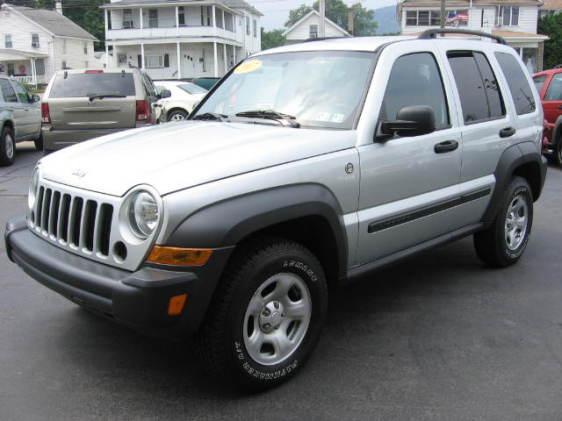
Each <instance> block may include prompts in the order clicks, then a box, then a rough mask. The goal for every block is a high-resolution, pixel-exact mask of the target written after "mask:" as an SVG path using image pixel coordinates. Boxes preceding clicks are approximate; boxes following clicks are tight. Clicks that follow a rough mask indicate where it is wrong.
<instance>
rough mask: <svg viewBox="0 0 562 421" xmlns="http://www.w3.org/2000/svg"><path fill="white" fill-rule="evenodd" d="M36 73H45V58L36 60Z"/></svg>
mask: <svg viewBox="0 0 562 421" xmlns="http://www.w3.org/2000/svg"><path fill="white" fill-rule="evenodd" d="M35 73H37V75H38V76H44V75H45V60H43V59H42V58H38V59H36V60H35Z"/></svg>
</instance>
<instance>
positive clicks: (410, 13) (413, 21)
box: [406, 10, 418, 26]
mask: <svg viewBox="0 0 562 421" xmlns="http://www.w3.org/2000/svg"><path fill="white" fill-rule="evenodd" d="M406 26H418V11H417V10H407V11H406Z"/></svg>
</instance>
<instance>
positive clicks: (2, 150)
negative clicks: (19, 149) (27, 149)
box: [0, 126, 16, 167]
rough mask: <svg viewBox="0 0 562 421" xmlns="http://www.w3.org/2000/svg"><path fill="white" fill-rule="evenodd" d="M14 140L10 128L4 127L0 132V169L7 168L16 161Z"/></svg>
mask: <svg viewBox="0 0 562 421" xmlns="http://www.w3.org/2000/svg"><path fill="white" fill-rule="evenodd" d="M15 139H16V138H15V136H14V131H13V130H12V128H11V127H8V126H4V127H3V128H2V132H0V167H7V166H10V165H12V164H13V163H14V161H15V159H16V140H15ZM8 143H9V144H8Z"/></svg>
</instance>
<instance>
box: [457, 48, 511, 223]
mask: <svg viewBox="0 0 562 421" xmlns="http://www.w3.org/2000/svg"><path fill="white" fill-rule="evenodd" d="M446 56H447V61H448V63H449V66H450V69H451V72H452V75H453V79H454V81H455V84H456V86H457V90H456V95H457V101H458V102H459V105H460V107H459V108H458V110H459V113H460V116H459V119H460V120H461V121H462V123H463V128H462V138H463V156H462V160H463V162H462V172H461V182H471V181H472V182H478V183H479V184H482V185H484V186H487V187H488V188H492V187H493V185H494V182H495V178H494V176H493V173H494V171H495V169H496V166H497V163H498V160H499V157H500V155H501V154H502V153H503V151H504V150H505V148H506V147H507V145H508V144H509V141H510V138H511V137H513V136H514V135H515V133H516V128H515V127H513V122H512V121H511V119H510V118H509V116H508V113H507V110H506V106H505V101H504V95H503V93H502V92H501V88H500V85H499V83H498V79H497V77H496V74H495V72H494V71H493V70H492V67H491V65H490V61H491V60H493V59H494V58H493V57H488V55H487V54H486V53H484V52H483V51H469V50H448V51H447V52H446ZM490 197H491V196H490V195H489V196H488V199H489V198H490ZM484 210H485V209H482V213H483V212H484ZM481 217H482V214H480V215H475V218H478V220H479V219H480V218H481Z"/></svg>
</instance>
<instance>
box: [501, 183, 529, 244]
mask: <svg viewBox="0 0 562 421" xmlns="http://www.w3.org/2000/svg"><path fill="white" fill-rule="evenodd" d="M528 225H529V205H528V204H527V199H526V198H525V196H524V195H523V194H518V195H517V196H515V197H514V198H513V200H512V201H511V203H510V204H509V207H508V208H507V218H506V220H505V240H506V244H507V248H508V249H509V250H511V251H515V250H517V249H518V248H519V247H521V244H523V241H525V236H526V235H527V228H528Z"/></svg>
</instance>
